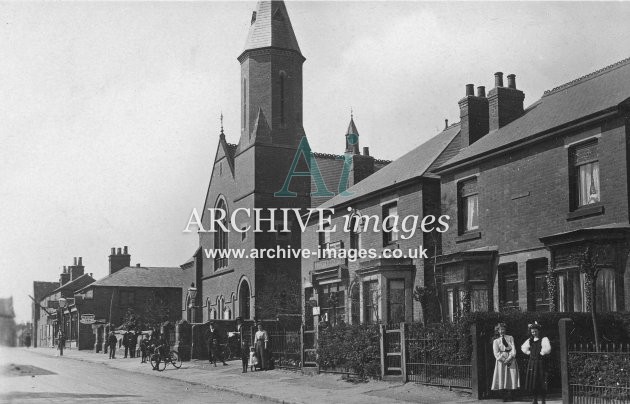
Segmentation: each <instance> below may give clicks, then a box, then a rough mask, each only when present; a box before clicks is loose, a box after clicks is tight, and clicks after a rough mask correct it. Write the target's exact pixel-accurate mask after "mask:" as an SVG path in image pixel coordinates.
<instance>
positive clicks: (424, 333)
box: [405, 327, 472, 389]
mask: <svg viewBox="0 0 630 404" xmlns="http://www.w3.org/2000/svg"><path fill="white" fill-rule="evenodd" d="M405 345H406V350H407V355H406V359H407V360H406V364H405V365H406V377H407V381H410V382H415V383H419V384H427V385H433V386H442V387H459V388H467V389H470V388H472V361H471V358H470V357H459V355H457V352H458V351H459V348H460V347H459V339H458V338H456V337H453V338H436V337H435V336H434V335H432V333H431V331H430V330H426V329H415V327H409V330H407V333H406V338H405Z"/></svg>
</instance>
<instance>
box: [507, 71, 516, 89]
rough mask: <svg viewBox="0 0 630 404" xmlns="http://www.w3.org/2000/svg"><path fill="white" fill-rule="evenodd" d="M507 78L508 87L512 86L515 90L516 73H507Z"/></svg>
mask: <svg viewBox="0 0 630 404" xmlns="http://www.w3.org/2000/svg"><path fill="white" fill-rule="evenodd" d="M507 79H508V88H513V89H515V90H516V75H515V74H508V76H507Z"/></svg>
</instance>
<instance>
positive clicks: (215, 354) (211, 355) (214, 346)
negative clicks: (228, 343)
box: [206, 322, 227, 367]
mask: <svg viewBox="0 0 630 404" xmlns="http://www.w3.org/2000/svg"><path fill="white" fill-rule="evenodd" d="M219 341H220V339H219V333H218V332H217V330H216V329H215V328H214V323H213V322H211V323H210V329H209V330H208V333H207V334H206V342H207V343H208V360H209V361H210V363H214V366H215V367H216V366H217V358H218V359H219V360H220V361H221V362H223V366H225V365H227V363H225V360H224V359H223V355H221V346H220V345H219Z"/></svg>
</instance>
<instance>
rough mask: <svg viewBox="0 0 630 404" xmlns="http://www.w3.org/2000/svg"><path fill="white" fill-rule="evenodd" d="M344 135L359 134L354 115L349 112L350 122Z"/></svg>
mask: <svg viewBox="0 0 630 404" xmlns="http://www.w3.org/2000/svg"><path fill="white" fill-rule="evenodd" d="M346 135H359V131H358V130H357V126H356V125H355V124H354V115H353V114H352V112H350V124H348V131H347V132H346Z"/></svg>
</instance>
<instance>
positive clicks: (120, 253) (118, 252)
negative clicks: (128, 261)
mask: <svg viewBox="0 0 630 404" xmlns="http://www.w3.org/2000/svg"><path fill="white" fill-rule="evenodd" d="M116 255H122V248H120V247H118V251H117V254H116Z"/></svg>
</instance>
